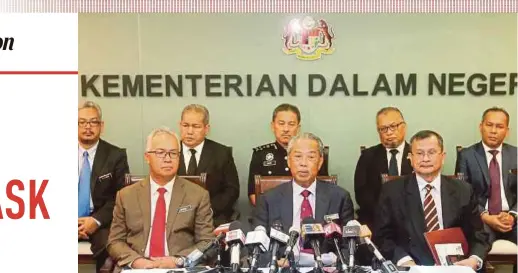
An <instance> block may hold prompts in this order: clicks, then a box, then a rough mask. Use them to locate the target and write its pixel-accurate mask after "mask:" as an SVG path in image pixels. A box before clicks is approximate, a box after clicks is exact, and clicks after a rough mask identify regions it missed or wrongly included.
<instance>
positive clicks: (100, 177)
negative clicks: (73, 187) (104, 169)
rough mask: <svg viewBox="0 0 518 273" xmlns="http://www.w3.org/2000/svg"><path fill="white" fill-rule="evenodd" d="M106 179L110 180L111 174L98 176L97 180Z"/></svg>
mask: <svg viewBox="0 0 518 273" xmlns="http://www.w3.org/2000/svg"><path fill="white" fill-rule="evenodd" d="M106 178H112V174H111V173H107V174H103V175H101V176H99V180H103V179H106Z"/></svg>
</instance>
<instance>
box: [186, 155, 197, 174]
mask: <svg viewBox="0 0 518 273" xmlns="http://www.w3.org/2000/svg"><path fill="white" fill-rule="evenodd" d="M189 151H190V152H191V159H189V167H188V169H187V175H196V169H197V168H198V167H197V166H196V156H195V154H196V150H194V149H189Z"/></svg>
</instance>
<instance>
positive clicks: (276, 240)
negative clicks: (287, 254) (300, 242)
mask: <svg viewBox="0 0 518 273" xmlns="http://www.w3.org/2000/svg"><path fill="white" fill-rule="evenodd" d="M281 230H282V223H281V221H280V220H275V221H273V224H272V228H271V229H270V239H271V241H272V244H271V245H272V260H271V261H270V273H275V272H276V271H277V254H278V252H279V247H281V245H282V246H284V245H286V243H287V242H288V240H289V239H290V238H289V236H288V235H286V234H284V233H283V232H282V231H281Z"/></svg>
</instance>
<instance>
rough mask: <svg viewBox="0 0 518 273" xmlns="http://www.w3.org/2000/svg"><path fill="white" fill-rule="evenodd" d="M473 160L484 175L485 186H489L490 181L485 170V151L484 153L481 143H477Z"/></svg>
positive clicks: (487, 171)
mask: <svg viewBox="0 0 518 273" xmlns="http://www.w3.org/2000/svg"><path fill="white" fill-rule="evenodd" d="M502 157H503V155H502ZM475 159H476V160H477V163H478V166H479V167H480V170H482V174H483V175H484V180H485V181H486V185H489V183H490V180H489V170H488V168H487V160H486V151H484V146H482V142H479V143H477V146H476V147H475Z"/></svg>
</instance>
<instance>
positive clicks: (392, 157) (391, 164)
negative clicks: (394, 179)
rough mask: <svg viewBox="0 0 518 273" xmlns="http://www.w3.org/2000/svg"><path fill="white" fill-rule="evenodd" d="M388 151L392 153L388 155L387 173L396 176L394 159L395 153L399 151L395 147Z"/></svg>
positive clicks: (397, 172) (395, 160) (395, 161)
mask: <svg viewBox="0 0 518 273" xmlns="http://www.w3.org/2000/svg"><path fill="white" fill-rule="evenodd" d="M390 153H391V154H392V156H391V157H390V162H389V170H388V175H390V176H396V175H399V171H398V167H397V159H396V154H397V153H399V151H398V150H397V149H392V150H390Z"/></svg>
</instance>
